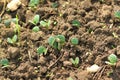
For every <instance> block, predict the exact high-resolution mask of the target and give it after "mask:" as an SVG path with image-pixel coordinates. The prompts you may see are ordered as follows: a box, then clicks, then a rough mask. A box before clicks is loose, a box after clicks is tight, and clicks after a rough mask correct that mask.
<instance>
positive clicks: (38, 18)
mask: <svg viewBox="0 0 120 80" xmlns="http://www.w3.org/2000/svg"><path fill="white" fill-rule="evenodd" d="M39 20H40V16H39V15H38V14H36V15H35V16H34V18H33V20H32V21H31V20H30V21H29V22H31V23H32V24H34V25H37V24H38V23H39Z"/></svg>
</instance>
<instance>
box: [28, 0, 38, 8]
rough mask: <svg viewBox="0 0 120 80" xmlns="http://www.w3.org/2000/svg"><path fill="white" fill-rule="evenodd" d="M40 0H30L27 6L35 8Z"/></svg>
mask: <svg viewBox="0 0 120 80" xmlns="http://www.w3.org/2000/svg"><path fill="white" fill-rule="evenodd" d="M39 2H40V0H30V2H29V6H30V7H33V8H35V7H36V6H37V5H38V4H39Z"/></svg>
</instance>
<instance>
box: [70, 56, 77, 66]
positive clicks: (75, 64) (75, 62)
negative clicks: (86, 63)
mask: <svg viewBox="0 0 120 80" xmlns="http://www.w3.org/2000/svg"><path fill="white" fill-rule="evenodd" d="M70 60H71V62H72V64H73V65H74V66H75V67H78V64H79V57H76V58H75V60H74V59H73V58H71V59H70Z"/></svg>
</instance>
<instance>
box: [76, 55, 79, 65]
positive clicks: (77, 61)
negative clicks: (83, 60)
mask: <svg viewBox="0 0 120 80" xmlns="http://www.w3.org/2000/svg"><path fill="white" fill-rule="evenodd" d="M75 63H76V64H77V65H78V64H79V57H76V58H75Z"/></svg>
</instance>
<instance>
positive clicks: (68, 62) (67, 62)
mask: <svg viewBox="0 0 120 80" xmlns="http://www.w3.org/2000/svg"><path fill="white" fill-rule="evenodd" d="M63 65H64V66H72V63H71V62H70V61H64V62H63Z"/></svg>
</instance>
